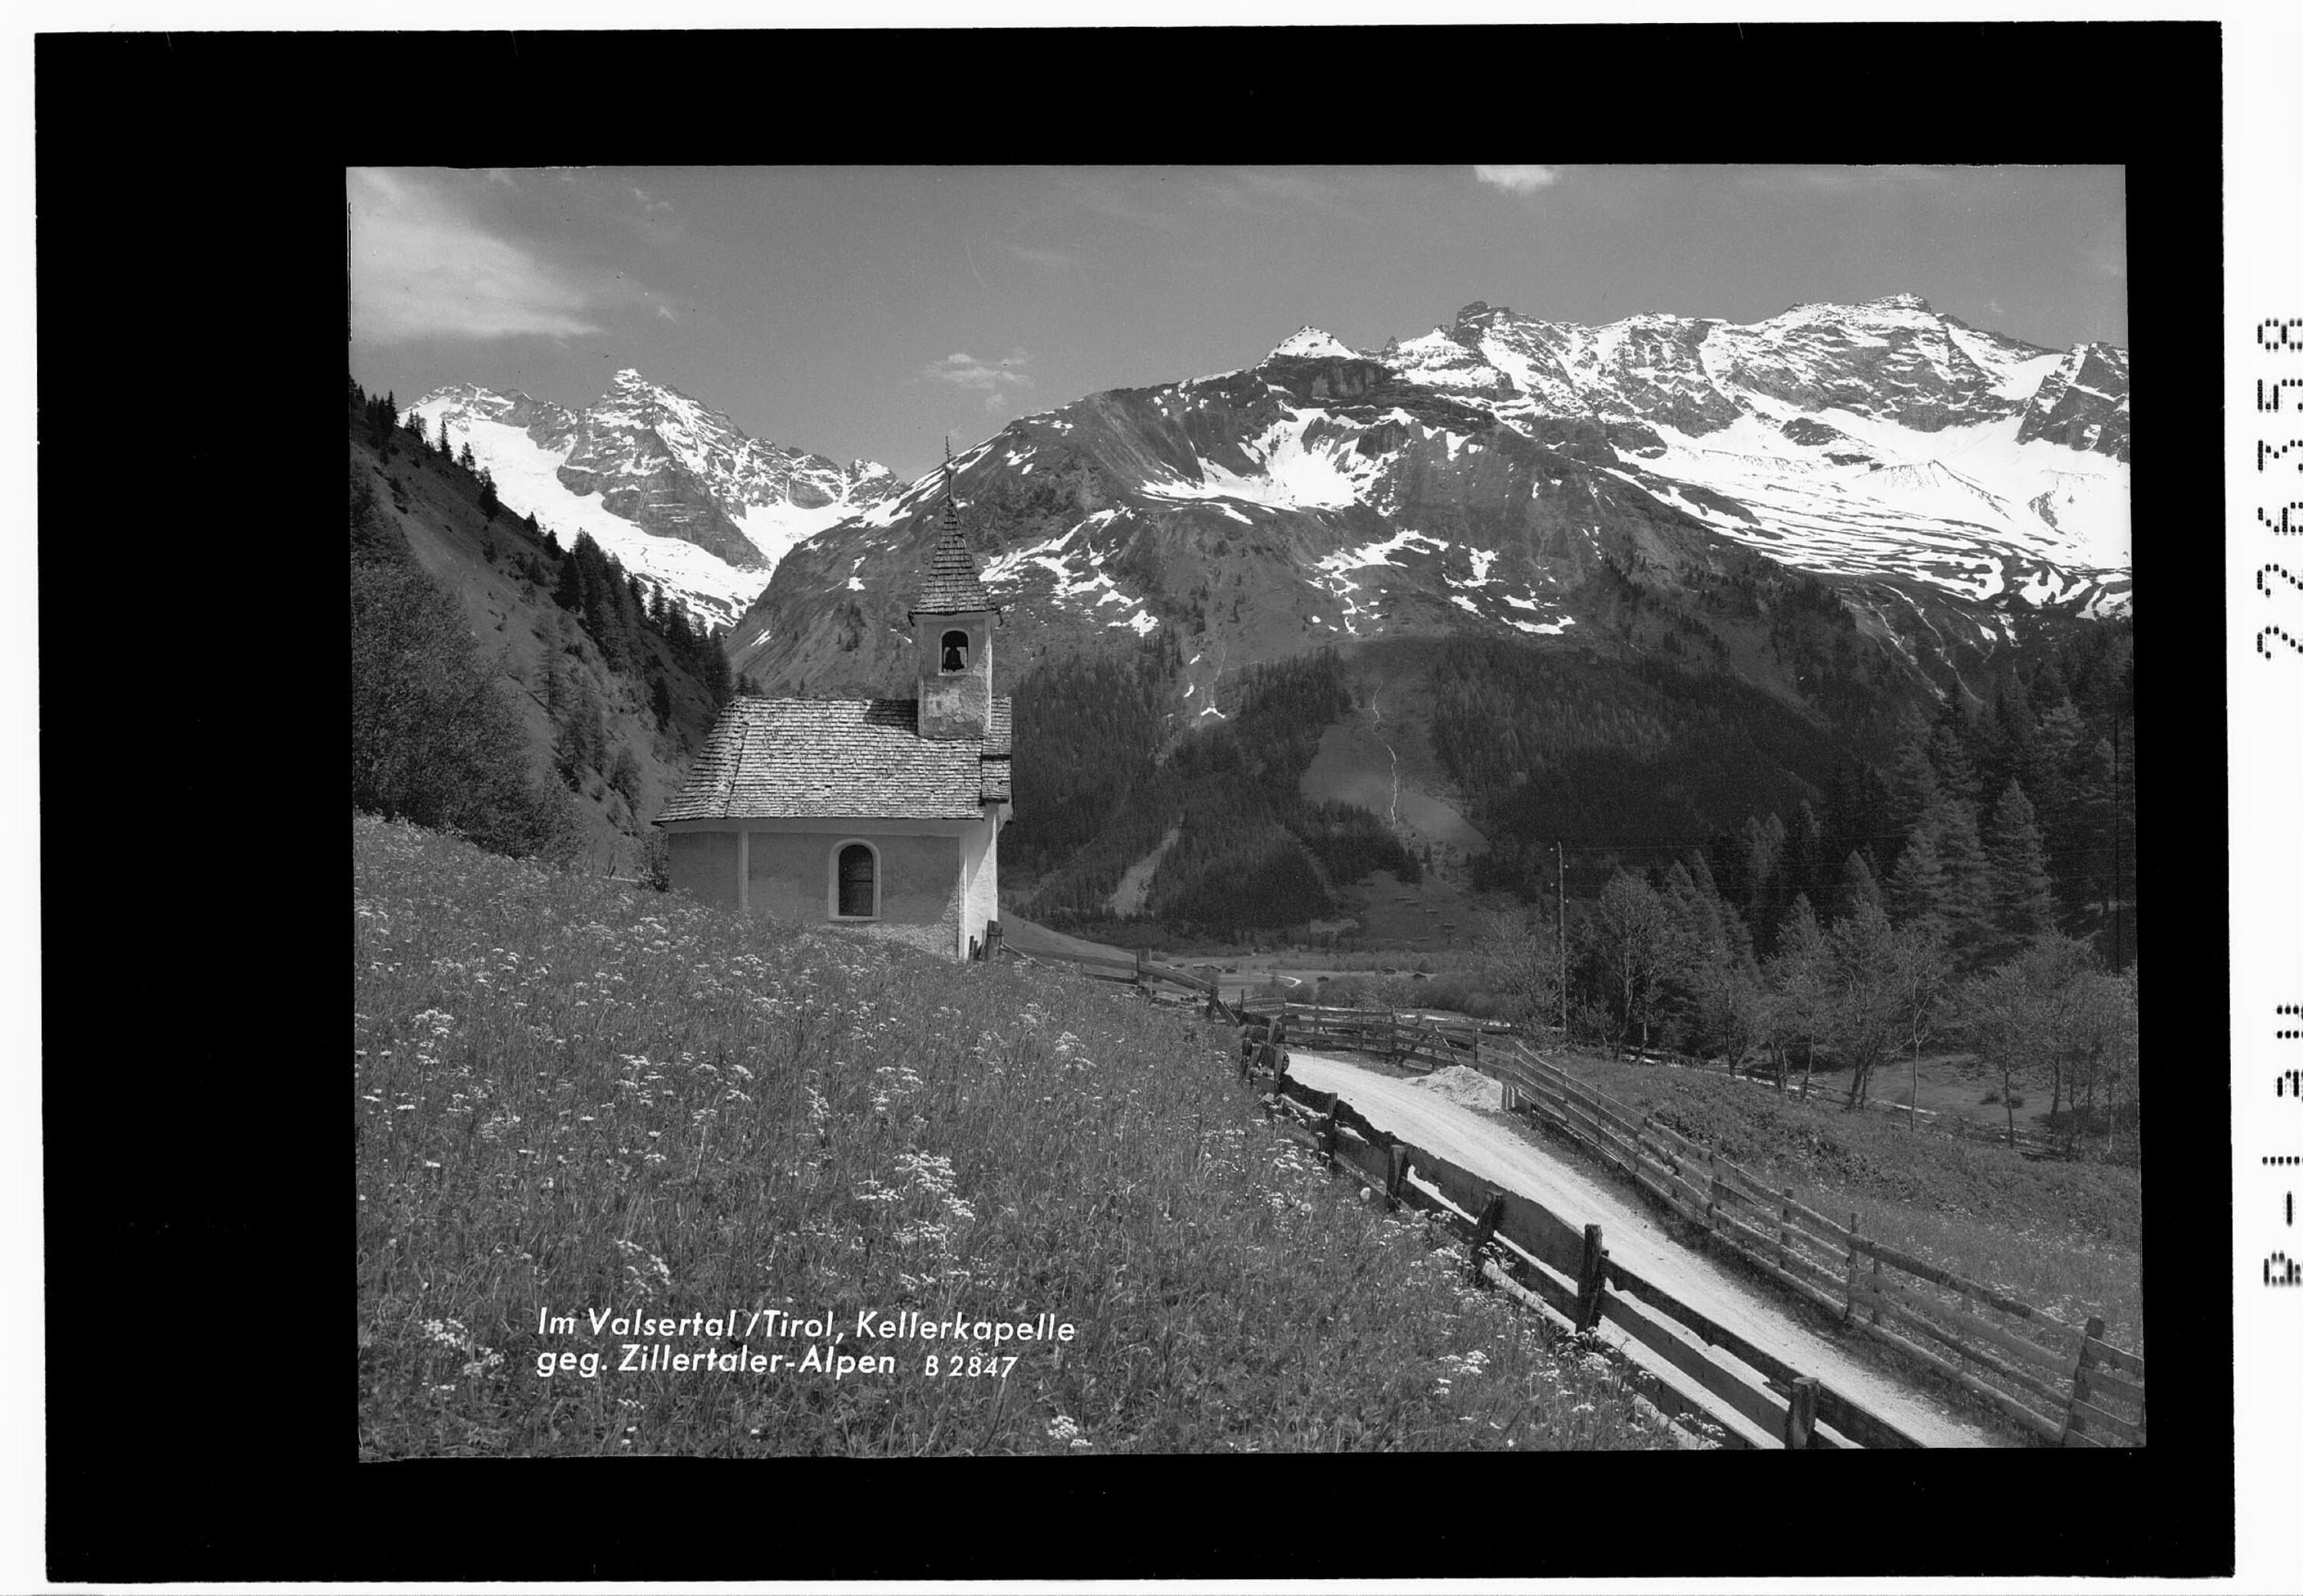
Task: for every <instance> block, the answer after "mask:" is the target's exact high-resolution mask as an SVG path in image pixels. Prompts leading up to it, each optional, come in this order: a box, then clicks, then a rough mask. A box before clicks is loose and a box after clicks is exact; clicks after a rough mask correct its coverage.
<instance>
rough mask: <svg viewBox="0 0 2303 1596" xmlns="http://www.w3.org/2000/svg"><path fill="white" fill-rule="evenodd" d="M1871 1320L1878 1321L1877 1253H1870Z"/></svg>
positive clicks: (1875, 1322)
mask: <svg viewBox="0 0 2303 1596" xmlns="http://www.w3.org/2000/svg"><path fill="white" fill-rule="evenodd" d="M1871 1322H1872V1323H1874V1324H1877V1323H1878V1322H1879V1254H1877V1253H1874V1254H1871Z"/></svg>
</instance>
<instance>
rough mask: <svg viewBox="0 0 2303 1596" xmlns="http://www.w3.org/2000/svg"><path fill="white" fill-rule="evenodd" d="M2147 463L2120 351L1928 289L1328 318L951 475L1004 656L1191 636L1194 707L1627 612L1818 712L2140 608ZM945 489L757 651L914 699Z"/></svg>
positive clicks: (787, 607) (796, 687)
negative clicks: (2040, 340) (1240, 680)
mask: <svg viewBox="0 0 2303 1596" xmlns="http://www.w3.org/2000/svg"><path fill="white" fill-rule="evenodd" d="M2127 453H2128V442H2127V359H2126V355H2125V353H2124V352H2123V351H2122V350H2115V349H2112V348H2109V347H2107V346H2102V345H2087V346H2082V347H2080V348H2079V349H2074V350H2069V351H2066V352H2063V353H2060V354H2059V353H2057V352H2055V351H2054V350H2043V349H2038V348H2036V347H2034V346H2032V345H2029V344H2026V343H2023V342H2019V341H2017V340H2014V339H2011V338H2007V337H2004V336H2002V335H2000V334H1992V333H1987V332H1982V331H1978V330H1977V329H1975V328H1972V327H1970V326H1968V325H1965V324H1964V323H1961V322H1960V321H1958V320H1956V319H1955V318H1953V317H1944V316H1939V315H1937V314H1936V313H1935V312H1934V311H1933V310H1932V309H1931V308H1928V305H1927V304H1926V303H1925V302H1924V301H1923V300H1919V299H1916V298H1914V297H1911V296H1909V295H1898V296H1894V297H1892V298H1889V299H1885V300H1875V301H1872V302H1871V303H1869V304H1864V305H1853V306H1844V305H1807V306H1800V307H1796V308H1793V309H1791V310H1787V311H1785V312H1784V313H1783V314H1782V315H1780V316H1777V317H1771V318H1769V319H1768V320H1767V321H1763V322H1759V323H1756V324H1754V325H1749V326H1738V325H1731V324H1727V323H1723V322H1718V321H1713V320H1703V319H1690V318H1685V317H1670V316H1659V315H1642V316H1636V317H1629V318H1627V319H1626V320H1624V321H1621V322H1617V323H1614V324H1611V325H1607V326H1604V327H1581V326H1574V325H1566V324H1558V323H1549V322H1543V321H1539V320H1535V319H1533V318H1530V317H1520V316H1515V315H1514V314H1513V313H1512V312H1511V311H1509V310H1506V309H1502V308H1493V307H1489V306H1487V305H1484V304H1472V305H1470V306H1467V307H1465V308H1464V310H1463V311H1462V312H1461V313H1459V314H1458V315H1457V317H1455V321H1454V323H1453V324H1452V325H1449V326H1446V327H1440V328H1436V329H1434V331H1433V332H1432V333H1430V334H1428V335H1426V336H1424V337H1421V338H1417V339H1413V340H1411V341H1406V342H1393V343H1391V344H1389V345H1387V346H1386V347H1385V348H1384V349H1382V350H1379V351H1375V352H1372V353H1356V352H1354V351H1352V350H1349V349H1348V348H1346V346H1345V345H1343V344H1342V343H1341V342H1339V341H1337V340H1336V339H1334V338H1333V337H1332V336H1330V335H1329V334H1325V333H1323V332H1321V331H1320V330H1319V329H1317V328H1312V327H1306V328H1303V329H1301V330H1299V331H1298V332H1296V333H1295V334H1292V335H1290V336H1289V337H1288V338H1287V339H1286V340H1285V341H1284V342H1281V343H1280V344H1279V345H1278V347H1277V348H1275V349H1273V350H1271V351H1270V354H1268V355H1266V356H1265V357H1264V358H1263V359H1261V360H1260V361H1258V362H1257V363H1256V364H1255V365H1253V366H1252V367H1246V368H1244V369H1242V370H1238V371H1233V372H1227V373H1222V374H1219V375H1216V376H1205V377H1197V378H1191V379H1187V380H1184V381H1180V382H1174V383H1168V384H1160V385H1159V386H1155V387H1150V388H1141V389H1118V390H1112V391H1109V392H1106V393H1096V394H1092V395H1090V396H1088V397H1086V398H1084V399H1082V400H1079V401H1076V402H1074V403H1072V404H1068V405H1065V406H1063V407H1061V408H1060V409H1058V410H1051V411H1049V412H1046V413H1044V414H1041V415H1036V416H1029V417H1025V418H1022V419H1020V420H1018V421H1016V422H1014V423H1013V424H1011V425H1010V426H1008V427H1007V428H1005V429H1004V430H1003V431H1001V432H1000V434H998V435H995V436H993V437H991V438H990V439H988V440H986V441H985V442H983V443H981V444H978V445H977V446H976V447H975V448H974V449H971V450H969V451H968V452H966V453H965V454H963V455H961V456H960V457H959V459H958V460H957V462H956V465H955V486H954V490H953V491H954V496H955V498H956V500H957V503H958V505H959V508H960V510H961V511H962V513H963V515H964V516H965V517H966V521H967V524H968V526H969V528H970V534H971V536H972V537H973V538H974V540H975V543H976V546H977V548H978V550H979V554H980V557H981V558H982V560H983V565H984V579H985V582H986V584H987V586H988V587H990V588H991V591H992V592H993V593H994V594H995V595H999V596H1000V597H1001V598H1002V599H1003V600H1004V601H1007V602H1008V603H1010V604H1011V605H1012V611H1011V613H1010V615H1009V617H1008V628H1009V631H1010V633H1011V634H1012V635H1011V636H1010V637H1009V638H1008V639H1007V640H1004V641H1003V642H1002V644H1001V647H1002V648H1003V649H1006V650H1008V651H1009V653H1008V657H1009V658H1015V657H1017V654H1024V655H1026V656H1028V655H1029V654H1032V653H1033V652H1036V651H1039V650H1042V649H1046V648H1056V647H1073V646H1080V645H1082V644H1084V643H1088V642H1090V641H1092V640H1093V639H1098V638H1101V639H1108V640H1109V641H1111V642H1114V643H1126V644H1132V643H1133V642H1134V641H1135V638H1139V637H1143V636H1148V635H1150V634H1151V633H1153V632H1155V631H1157V630H1159V629H1160V628H1162V627H1168V628H1172V629H1175V631H1176V634H1177V641H1178V644H1179V647H1180V652H1181V653H1182V654H1186V655H1190V656H1192V657H1191V658H1190V660H1189V662H1188V663H1187V666H1186V669H1185V671H1183V672H1182V680H1181V685H1180V689H1179V690H1180V691H1181V692H1182V693H1183V694H1184V696H1185V705H1184V708H1185V712H1186V714H1211V713H1220V712H1219V710H1218V709H1217V708H1216V706H1215V705H1214V704H1213V702H1212V700H1213V697H1214V695H1215V694H1216V693H1217V692H1218V691H1219V690H1221V679H1222V677H1223V674H1224V672H1225V671H1227V670H1229V669H1232V668H1234V667H1236V666H1240V665H1244V664H1247V663H1253V662H1254V661H1256V660H1259V659H1270V658H1277V657H1283V656H1285V655H1286V654H1291V653H1294V652H1297V651H1299V650H1301V649H1304V648H1308V647H1312V646H1319V645H1320V644H1322V643H1326V642H1336V643H1346V642H1349V641H1352V640H1354V639H1358V640H1374V639H1378V638H1387V637H1413V636H1418V635H1422V636H1430V635H1444V634H1447V633H1449V632H1459V631H1466V630H1471V631H1482V630H1484V631H1489V632H1494V633H1496V634H1498V635H1519V636H1526V637H1536V638H1543V637H1549V638H1564V639H1568V640H1573V641H1582V642H1598V641H1599V640H1600V634H1601V633H1602V632H1605V633H1607V635H1608V636H1609V637H1610V638H1612V639H1613V642H1612V644H1611V646H1615V647H1618V648H1621V649H1624V650H1629V651H1631V652H1632V653H1633V654H1637V653H1639V652H1641V651H1642V650H1648V649H1660V650H1662V651H1664V652H1665V653H1667V654H1668V653H1680V654H1684V655H1685V657H1687V658H1690V659H1692V658H1696V657H1700V658H1703V659H1705V660H1708V661H1712V662H1715V665H1714V666H1709V667H1707V668H1718V669H1727V670H1732V671H1734V672H1735V673H1737V674H1739V675H1742V676H1744V677H1745V678H1747V679H1749V680H1752V681H1754V682H1757V683H1760V684H1761V685H1764V686H1766V687H1767V688H1768V690H1770V691H1773V692H1777V693H1779V694H1781V695H1782V696H1784V697H1788V698H1795V699H1798V700H1800V701H1801V702H1803V703H1806V704H1808V705H1809V706H1810V707H1821V706H1822V705H1823V700H1824V697H1825V696H1826V695H1829V694H1834V693H1842V691H1843V689H1844V691H1845V692H1860V693H1875V692H1886V691H1889V690H1890V689H1889V688H1887V687H1886V686H1885V685H1884V684H1885V682H1886V680H1887V679H1888V678H1889V677H1894V678H1896V679H1897V680H1900V681H1901V682H1902V684H1903V685H1902V687H1901V688H1894V691H1895V692H1898V693H1902V692H1912V691H1919V681H1920V680H1922V679H1923V680H1924V681H1925V682H1926V683H1927V684H1929V688H1928V690H1931V691H1934V692H1940V691H1943V690H1946V689H1949V688H1953V687H1954V686H1956V685H1957V684H1961V683H1964V684H1966V685H1967V687H1968V688H1969V689H1970V690H1971V691H1973V690H1983V689H1984V688H1987V685H1988V683H1987V678H1988V674H1989V663H1990V661H1991V659H1992V657H1993V656H1994V655H1995V654H1996V653H1997V652H1998V651H1999V650H2001V649H2002V648H2004V647H2005V646H2007V645H2009V644H2011V643H2012V642H2013V641H2014V640H2015V639H2016V638H2017V637H2018V635H2019V631H2020V630H2021V629H2025V628H2029V627H2033V626H2035V625H2037V624H2056V623H2060V622H2062V621H2066V620H2071V619H2077V618H2082V617H2089V616H2100V615H2105V614H2110V613H2115V612H2121V611H2122V610H2124V609H2125V608H2126V606H2127V604H2128V603H2129V599H2130V564H2129V520H2128V470H2129V468H2128V463H2127ZM939 499H940V489H939V487H938V485H937V482H936V480H935V479H934V478H928V479H924V480H923V481H921V482H920V483H917V484H915V485H913V486H911V487H910V488H908V489H905V490H903V491H901V492H899V493H897V494H893V495H891V496H890V497H888V498H886V499H884V500H883V501H882V502H880V503H878V504H876V505H874V506H873V507H872V508H870V509H869V510H866V511H864V512H862V513H861V514H858V515H856V516H855V517H854V518H853V519H849V520H848V521H846V522H843V523H841V524H840V525H838V526H836V527H833V528H831V529H830V530H828V531H827V532H826V533H825V534H824V535H822V536H820V537H818V538H816V539H814V541H813V542H810V543H808V544H806V545H804V546H802V547H800V548H798V549H796V550H795V551H794V552H793V553H792V554H791V555H790V556H789V558H787V559H786V560H785V561H784V562H782V563H781V564H780V566H779V567H778V568H777V570H776V571H775V573H774V577H773V579H772V581H771V582H770V583H769V585H768V587H767V590H766V591H765V592H764V593H763V595H761V599H760V602H759V603H758V604H755V606H754V607H753V609H752V610H751V612H749V613H748V614H747V616H746V617H745V618H744V620H743V621H742V622H741V623H740V624H739V626H738V629H737V634H736V637H735V638H734V646H735V650H736V660H737V666H738V669H739V670H741V671H747V672H748V673H750V674H752V675H754V676H755V677H756V678H757V679H758V680H761V681H762V682H763V684H766V685H768V686H769V688H770V689H771V690H777V691H798V692H819V691H851V690H859V689H869V690H894V687H895V685H896V683H897V682H898V679H899V678H900V677H901V675H902V672H903V671H905V670H906V669H907V668H908V667H907V663H906V662H907V659H908V655H907V654H906V653H905V652H904V651H905V648H906V646H907V638H908V635H909V634H908V630H907V628H906V627H905V625H904V616H903V607H904V603H905V600H906V598H907V595H908V592H909V588H910V585H911V583H912V582H913V581H914V580H915V576H916V572H917V570H918V569H919V566H920V562H921V560H922V558H923V557H924V552H925V550H926V548H927V546H928V545H929V544H930V543H931V542H932V540H933V538H934V536H935V534H936V511H937V507H938V503H939ZM1816 584H1821V586H1820V587H1818V586H1816ZM1800 617H1806V618H1809V619H1814V620H1815V621H1816V624H1817V626H1818V628H1819V629H1818V630H1815V631H1814V632H1813V634H1812V635H1810V636H1805V637H1794V636H1793V632H1794V631H1796V630H1797V629H1799V628H1800V627H1801V626H1804V625H1806V624H1807V621H1805V620H1801V619H1799V618H1800ZM1859 637H1860V638H1861V639H1863V640H1864V642H1865V643H1866V645H1867V646H1868V647H1867V648H1857V647H1856V646H1855V643H1854V639H1855V638H1859ZM882 679H884V680H882ZM1875 707H1876V706H1875ZM1866 713H1869V712H1868V711H1867V712H1866Z"/></svg>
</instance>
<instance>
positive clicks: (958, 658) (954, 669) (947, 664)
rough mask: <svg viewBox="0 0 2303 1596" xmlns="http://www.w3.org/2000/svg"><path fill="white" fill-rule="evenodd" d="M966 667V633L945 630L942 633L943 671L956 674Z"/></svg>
mask: <svg viewBox="0 0 2303 1596" xmlns="http://www.w3.org/2000/svg"><path fill="white" fill-rule="evenodd" d="M966 669H967V634H966V632H946V633H944V635H943V673H944V674H945V675H946V676H957V674H959V672H961V671H965V670H966Z"/></svg>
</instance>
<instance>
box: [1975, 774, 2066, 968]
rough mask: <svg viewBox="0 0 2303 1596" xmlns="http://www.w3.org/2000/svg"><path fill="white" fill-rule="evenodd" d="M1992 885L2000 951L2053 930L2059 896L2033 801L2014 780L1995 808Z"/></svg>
mask: <svg viewBox="0 0 2303 1596" xmlns="http://www.w3.org/2000/svg"><path fill="white" fill-rule="evenodd" d="M1989 853H1990V859H1991V886H1992V899H1993V905H1992V907H1993V909H1994V911H1995V913H1994V918H1995V920H1996V922H1997V925H1998V930H1999V939H1998V948H1997V951H1998V952H2000V953H2001V954H2002V955H2006V954H2011V953H2012V952H2013V951H2015V950H2018V949H2020V948H2021V947H2022V946H2023V945H2024V944H2025V943H2027V942H2032V941H2034V940H2036V939H2037V938H2038V937H2040V936H2043V935H2045V934H2046V933H2048V932H2050V931H2053V930H2054V928H2055V899H2054V886H2053V883H2052V882H2050V881H2049V880H2048V877H2047V861H2046V854H2045V852H2044V851H2043V849H2042V848H2041V845H2040V841H2039V828H2038V824H2037V820H2036V817H2035V816H2034V815H2033V813H2032V810H2031V804H2030V800H2029V799H2028V798H2025V797H2024V796H2023V789H2022V786H2021V784H2020V783H2019V782H2014V781H2010V782H2008V783H2007V790H2005V791H2004V792H2003V793H2001V794H2000V795H1999V802H1998V803H1997V804H1996V805H1995V806H1993V809H1992V812H1991V841H1990V847H1989Z"/></svg>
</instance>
